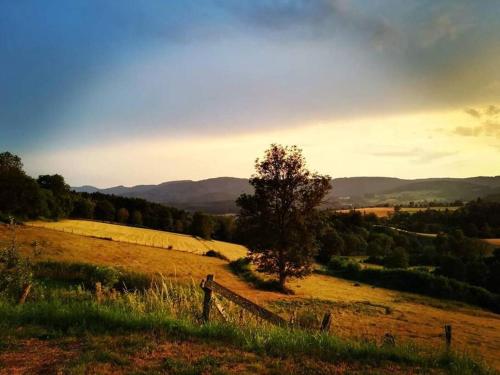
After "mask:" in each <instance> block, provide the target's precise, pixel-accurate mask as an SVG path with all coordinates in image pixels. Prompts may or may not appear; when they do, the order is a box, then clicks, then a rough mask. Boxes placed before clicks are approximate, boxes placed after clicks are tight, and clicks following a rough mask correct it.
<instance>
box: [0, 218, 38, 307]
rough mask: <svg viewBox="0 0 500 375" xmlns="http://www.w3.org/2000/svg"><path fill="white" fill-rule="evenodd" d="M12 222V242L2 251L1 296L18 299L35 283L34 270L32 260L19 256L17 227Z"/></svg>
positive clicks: (0, 262) (0, 271) (0, 261)
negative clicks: (26, 288) (25, 289)
mask: <svg viewBox="0 0 500 375" xmlns="http://www.w3.org/2000/svg"><path fill="white" fill-rule="evenodd" d="M10 222H11V224H10V225H9V228H10V230H11V232H12V241H11V243H10V244H9V245H8V246H7V247H6V248H4V249H0V294H4V295H5V296H7V297H8V298H12V299H18V298H19V297H20V296H21V294H22V293H23V290H24V288H25V287H27V286H28V285H31V284H32V283H33V269H32V264H31V262H30V260H29V259H28V258H23V257H22V256H21V254H19V251H18V248H17V243H16V226H15V224H14V221H13V219H11V220H10ZM35 246H36V245H35ZM35 255H36V247H35Z"/></svg>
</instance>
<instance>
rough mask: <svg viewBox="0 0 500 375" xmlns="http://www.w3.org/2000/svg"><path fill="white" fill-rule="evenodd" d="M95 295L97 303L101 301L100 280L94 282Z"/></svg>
mask: <svg viewBox="0 0 500 375" xmlns="http://www.w3.org/2000/svg"><path fill="white" fill-rule="evenodd" d="M95 296H96V299H97V302H98V303H101V302H102V299H103V298H102V297H103V292H102V284H101V283H100V282H97V283H95Z"/></svg>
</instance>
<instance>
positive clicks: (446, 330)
mask: <svg viewBox="0 0 500 375" xmlns="http://www.w3.org/2000/svg"><path fill="white" fill-rule="evenodd" d="M444 338H445V340H446V349H450V347H451V324H445V325H444Z"/></svg>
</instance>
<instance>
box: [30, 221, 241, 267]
mask: <svg viewBox="0 0 500 375" xmlns="http://www.w3.org/2000/svg"><path fill="white" fill-rule="evenodd" d="M26 224H27V225H29V226H35V227H43V228H47V229H53V230H58V231H62V232H66V233H72V234H79V235H82V236H88V237H97V238H102V239H109V240H112V241H119V242H126V243H131V244H136V245H144V246H150V247H157V248H161V249H167V250H177V251H185V252H189V253H194V254H198V255H203V254H205V253H206V252H207V251H209V250H215V251H217V252H219V253H220V254H222V255H223V256H225V257H226V258H228V259H229V260H235V259H238V258H241V257H244V256H246V252H247V251H246V248H245V247H244V246H241V245H236V244H232V243H228V242H223V241H215V240H210V241H208V240H204V239H201V238H197V237H193V236H190V235H186V234H179V233H171V232H165V231H159V230H153V229H146V228H136V227H129V226H124V225H117V224H108V223H102V222H97V221H87V220H61V221H56V222H46V221H33V222H29V223H26Z"/></svg>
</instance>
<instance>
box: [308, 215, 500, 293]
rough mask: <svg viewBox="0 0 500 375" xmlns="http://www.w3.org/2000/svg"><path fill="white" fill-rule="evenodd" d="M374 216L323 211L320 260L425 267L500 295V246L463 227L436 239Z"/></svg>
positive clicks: (321, 261) (318, 231)
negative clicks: (353, 258)
mask: <svg viewBox="0 0 500 375" xmlns="http://www.w3.org/2000/svg"><path fill="white" fill-rule="evenodd" d="M382 224H384V222H383V220H382V219H379V218H377V217H376V216H375V215H372V214H370V215H362V214H361V213H360V212H358V211H352V212H349V213H335V212H330V211H324V212H322V213H321V214H320V219H319V220H318V225H317V226H316V227H317V234H316V238H317V240H318V254H317V260H318V261H319V262H320V263H323V264H328V263H329V262H330V260H331V259H332V257H337V256H366V257H367V259H366V260H365V262H367V263H373V264H379V265H382V266H384V267H385V268H387V269H391V268H392V269H393V268H400V269H405V268H408V267H418V266H423V267H425V268H431V269H433V274H434V275H436V276H437V275H440V276H446V277H448V278H451V279H454V280H458V281H461V282H466V283H468V284H471V285H475V286H480V287H483V288H486V289H488V290H490V291H491V292H494V293H500V249H499V250H496V251H495V252H494V254H493V255H492V249H491V246H489V245H488V244H486V243H485V242H483V241H480V240H477V239H473V238H470V237H467V236H465V235H464V233H463V232H462V231H460V230H453V231H451V232H450V233H442V234H440V235H438V236H437V237H436V238H429V237H421V236H416V235H412V234H407V233H403V232H399V231H396V230H393V229H391V228H389V227H386V226H384V225H382Z"/></svg>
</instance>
